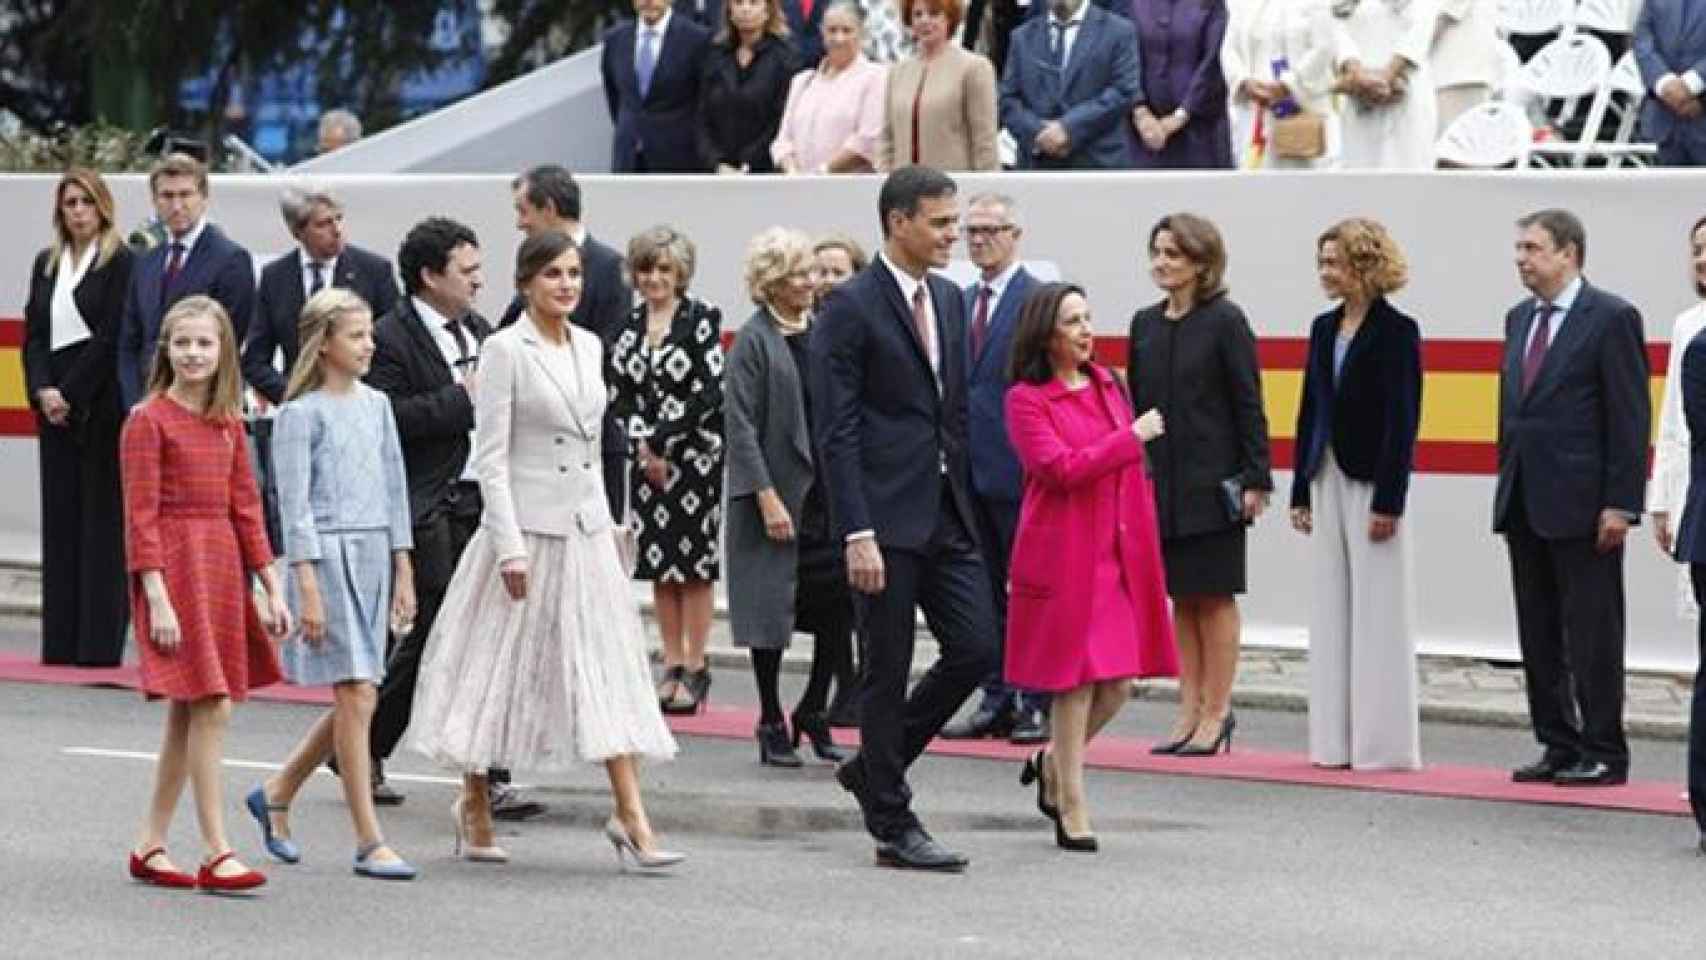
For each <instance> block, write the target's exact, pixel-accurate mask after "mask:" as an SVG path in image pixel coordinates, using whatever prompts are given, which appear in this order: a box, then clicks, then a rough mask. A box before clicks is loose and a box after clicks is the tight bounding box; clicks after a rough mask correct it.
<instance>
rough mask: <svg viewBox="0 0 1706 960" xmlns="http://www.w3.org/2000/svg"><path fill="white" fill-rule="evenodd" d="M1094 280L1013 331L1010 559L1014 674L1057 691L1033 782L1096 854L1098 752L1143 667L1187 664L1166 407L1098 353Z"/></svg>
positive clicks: (1073, 846)
mask: <svg viewBox="0 0 1706 960" xmlns="http://www.w3.org/2000/svg"><path fill="white" fill-rule="evenodd" d="M1094 345H1095V335H1094V333H1093V332H1092V330H1091V326H1090V306H1089V303H1088V302H1087V301H1086V300H1085V297H1084V291H1083V289H1081V288H1079V287H1077V286H1074V285H1071V284H1064V283H1050V284H1044V285H1042V286H1040V287H1038V288H1037V289H1036V290H1035V291H1034V292H1033V293H1032V294H1031V295H1030V296H1029V297H1028V298H1027V299H1026V300H1025V306H1024V308H1023V310H1022V311H1021V312H1020V315H1019V325H1018V328H1017V329H1016V330H1015V331H1014V332H1013V352H1012V358H1011V361H1010V364H1011V365H1010V366H1009V368H1008V369H1009V375H1010V377H1011V379H1012V381H1013V387H1012V388H1011V389H1010V390H1008V391H1007V432H1008V435H1009V437H1010V438H1011V439H1012V441H1013V449H1014V451H1015V452H1016V453H1017V454H1018V455H1019V462H1020V464H1022V465H1023V466H1024V468H1025V498H1024V502H1023V503H1022V505H1021V507H1020V511H1019V532H1018V536H1017V538H1016V539H1015V541H1014V544H1013V560H1012V564H1011V567H1010V569H1009V600H1008V609H1007V662H1006V677H1007V682H1008V683H1010V684H1012V685H1014V686H1017V687H1020V688H1023V689H1027V690H1036V691H1041V692H1046V693H1050V694H1053V695H1054V706H1053V707H1052V710H1051V713H1052V719H1053V725H1054V737H1053V739H1052V740H1050V741H1049V745H1048V747H1046V748H1045V749H1043V750H1039V751H1037V754H1036V756H1034V757H1032V758H1030V759H1029V760H1027V761H1025V768H1024V772H1023V773H1021V774H1020V777H1019V782H1020V783H1022V784H1025V785H1030V784H1031V783H1033V782H1034V783H1035V784H1036V786H1037V808H1038V809H1039V810H1041V811H1042V812H1043V814H1044V815H1045V816H1047V817H1048V818H1049V819H1051V820H1053V821H1054V831H1055V843H1057V844H1059V845H1060V846H1061V847H1062V848H1063V849H1067V850H1076V851H1084V852H1094V851H1095V850H1096V848H1097V844H1096V837H1095V834H1093V833H1091V832H1090V814H1089V809H1088V807H1087V806H1086V804H1085V799H1084V750H1085V747H1086V746H1088V744H1089V742H1090V739H1091V738H1092V737H1094V736H1095V735H1096V734H1097V733H1098V732H1100V731H1101V729H1102V728H1103V727H1104V726H1106V725H1107V723H1108V721H1110V720H1112V719H1113V718H1114V715H1115V714H1116V713H1118V712H1119V709H1120V706H1121V705H1122V704H1123V703H1125V701H1126V699H1127V697H1128V696H1129V694H1130V690H1129V681H1130V680H1131V678H1133V677H1171V676H1176V675H1177V674H1178V670H1179V664H1178V654H1177V652H1176V651H1175V648H1174V645H1173V621H1172V617H1171V615H1170V614H1169V613H1168V610H1167V590H1166V584H1165V582H1164V578H1163V574H1162V568H1161V539H1160V534H1159V533H1158V532H1157V530H1156V527H1155V497H1154V492H1153V491H1152V490H1151V489H1150V483H1149V478H1148V477H1147V476H1146V475H1145V474H1144V470H1143V444H1144V442H1145V441H1148V440H1152V439H1154V438H1155V437H1158V436H1160V435H1161V432H1162V428H1163V425H1162V422H1161V413H1160V411H1158V410H1150V411H1148V412H1147V413H1145V414H1144V415H1143V416H1141V417H1138V418H1137V420H1136V422H1133V421H1132V416H1131V405H1130V404H1129V403H1128V402H1127V400H1126V397H1125V393H1124V391H1123V390H1122V389H1121V387H1120V385H1119V381H1118V380H1117V379H1116V378H1115V377H1114V375H1113V374H1112V373H1111V372H1109V371H1108V370H1107V369H1105V368H1103V367H1100V366H1097V365H1096V364H1095V363H1092V362H1091V359H1090V357H1091V353H1092V349H1093V347H1094Z"/></svg>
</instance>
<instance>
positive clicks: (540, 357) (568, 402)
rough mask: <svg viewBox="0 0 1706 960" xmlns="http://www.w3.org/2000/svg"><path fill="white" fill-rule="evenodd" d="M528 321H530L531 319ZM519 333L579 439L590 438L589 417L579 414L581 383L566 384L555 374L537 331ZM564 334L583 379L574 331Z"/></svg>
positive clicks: (579, 375) (591, 435) (577, 370)
mask: <svg viewBox="0 0 1706 960" xmlns="http://www.w3.org/2000/svg"><path fill="white" fill-rule="evenodd" d="M528 322H529V323H531V322H532V321H528ZM520 335H521V342H522V344H523V345H524V346H525V347H526V348H527V356H528V358H529V359H530V360H531V361H532V362H533V365H534V366H536V367H538V368H539V370H540V371H541V372H542V373H544V374H545V379H547V380H549V381H551V385H552V386H554V387H556V388H557V399H558V400H560V401H562V404H563V409H564V410H566V411H567V412H568V414H569V419H571V420H573V421H574V423H575V430H576V431H577V432H578V433H580V435H581V439H583V440H590V439H592V437H593V433H592V432H591V431H589V430H587V428H586V423H587V420H588V419H590V418H587V417H582V416H581V410H580V406H579V400H580V398H581V395H582V393H584V391H583V390H582V389H581V384H580V383H575V384H567V383H564V382H563V380H562V378H560V377H558V376H557V370H556V367H555V365H554V364H552V363H551V361H550V358H548V357H546V356H545V345H544V343H542V342H540V340H539V335H538V334H537V333H535V332H534V331H532V330H525V329H524V330H522V331H521V332H520ZM565 335H566V336H568V337H569V338H570V349H571V350H574V352H573V354H572V356H573V358H574V363H575V375H576V376H577V377H580V378H582V379H584V378H585V375H586V371H585V370H583V369H582V367H581V355H580V351H579V350H575V349H574V345H573V337H574V331H572V330H569V331H565Z"/></svg>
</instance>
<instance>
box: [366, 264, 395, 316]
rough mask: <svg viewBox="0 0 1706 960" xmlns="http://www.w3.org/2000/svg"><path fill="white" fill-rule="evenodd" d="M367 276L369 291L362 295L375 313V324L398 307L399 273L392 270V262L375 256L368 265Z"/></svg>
mask: <svg viewBox="0 0 1706 960" xmlns="http://www.w3.org/2000/svg"><path fill="white" fill-rule="evenodd" d="M366 270H367V276H366V277H364V278H363V279H364V281H365V286H366V288H367V289H365V290H362V291H361V295H362V296H363V297H365V298H366V299H367V305H368V307H369V308H371V309H372V311H373V319H374V322H376V323H377V322H378V320H379V318H380V317H383V316H385V315H386V314H388V313H390V312H391V311H392V310H394V309H396V307H397V273H396V271H395V270H393V269H392V268H391V261H389V260H387V259H385V258H384V257H380V256H374V257H371V258H370V259H368V261H367V263H366Z"/></svg>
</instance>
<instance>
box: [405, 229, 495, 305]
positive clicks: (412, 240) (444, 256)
mask: <svg viewBox="0 0 1706 960" xmlns="http://www.w3.org/2000/svg"><path fill="white" fill-rule="evenodd" d="M464 243H466V244H467V245H469V246H470V247H478V246H479V245H480V241H479V240H478V239H477V238H476V237H475V236H474V231H473V229H472V228H470V227H467V226H464V225H463V224H460V223H457V222H456V221H455V220H452V219H450V218H449V217H427V218H426V219H425V220H422V221H421V222H420V223H417V224H415V225H414V227H413V228H412V229H410V230H409V235H408V236H406V237H404V238H403V245H402V246H401V247H399V248H397V272H398V273H400V274H402V275H403V290H404V291H405V292H407V293H408V294H409V296H414V295H415V294H417V293H420V292H421V271H422V270H431V271H432V272H433V273H443V272H444V268H445V267H446V266H448V265H449V263H450V251H452V250H455V249H456V248H457V247H460V246H462V245H463V244H464Z"/></svg>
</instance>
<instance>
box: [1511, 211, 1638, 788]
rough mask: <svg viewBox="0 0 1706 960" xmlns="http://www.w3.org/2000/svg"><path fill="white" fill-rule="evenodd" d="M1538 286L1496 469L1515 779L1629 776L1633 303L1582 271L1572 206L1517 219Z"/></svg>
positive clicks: (1522, 329)
mask: <svg viewBox="0 0 1706 960" xmlns="http://www.w3.org/2000/svg"><path fill="white" fill-rule="evenodd" d="M1517 230H1518V233H1517V242H1516V256H1517V270H1518V272H1519V273H1520V275H1521V277H1522V284H1523V286H1525V287H1527V288H1528V290H1529V292H1530V293H1531V294H1533V296H1531V297H1526V298H1524V299H1523V300H1522V301H1521V302H1520V303H1518V304H1517V305H1516V306H1514V307H1512V308H1511V309H1510V311H1509V312H1508V313H1506V314H1505V357H1504V366H1503V368H1502V370H1501V372H1500V375H1499V480H1498V487H1497V489H1496V491H1495V493H1494V499H1493V531H1494V532H1495V533H1501V534H1504V537H1505V545H1506V547H1507V548H1508V549H1509V551H1510V563H1511V583H1512V586H1513V588H1514V592H1515V594H1516V623H1517V639H1518V642H1519V644H1520V646H1521V648H1522V667H1523V674H1524V679H1525V680H1526V681H1527V684H1526V688H1527V691H1528V711H1529V716H1530V718H1531V720H1532V722H1533V724H1534V736H1535V738H1536V739H1537V740H1539V741H1540V743H1541V745H1542V746H1543V747H1544V748H1545V753H1543V754H1542V755H1541V757H1540V759H1539V760H1537V761H1535V762H1534V763H1531V764H1529V765H1527V766H1524V767H1519V768H1517V769H1516V770H1514V771H1512V774H1511V779H1513V780H1515V781H1517V782H1518V783H1548V782H1549V783H1555V784H1558V785H1559V786H1593V785H1604V784H1618V783H1623V782H1624V781H1625V780H1626V779H1627V778H1628V776H1629V745H1628V743H1627V741H1626V740H1625V739H1624V735H1623V648H1624V629H1625V625H1626V619H1627V618H1626V615H1625V611H1624V598H1623V541H1624V538H1625V537H1626V536H1627V534H1628V531H1629V526H1630V525H1631V524H1634V523H1637V522H1639V521H1640V517H1641V494H1642V490H1643V488H1644V486H1645V484H1646V476H1647V438H1648V437H1649V436H1651V429H1650V428H1651V416H1652V411H1651V400H1650V398H1649V396H1648V393H1647V383H1648V380H1647V376H1648V373H1647V353H1646V347H1645V344H1644V342H1643V336H1642V329H1641V314H1640V312H1639V311H1637V310H1636V309H1635V308H1634V307H1632V306H1630V305H1629V304H1628V303H1627V302H1625V301H1624V300H1623V299H1621V298H1620V297H1618V296H1616V295H1615V294H1612V293H1609V292H1607V291H1604V290H1601V289H1599V288H1598V287H1595V286H1593V285H1592V284H1590V283H1588V282H1587V281H1586V280H1584V279H1583V278H1582V275H1581V271H1582V264H1583V262H1584V261H1585V260H1586V250H1587V234H1586V231H1585V230H1584V229H1583V228H1582V223H1581V221H1580V220H1578V219H1576V217H1575V215H1574V214H1571V213H1570V212H1569V211H1566V210H1542V211H1540V212H1538V213H1534V214H1531V215H1529V216H1526V217H1523V218H1522V219H1521V220H1519V221H1517Z"/></svg>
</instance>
